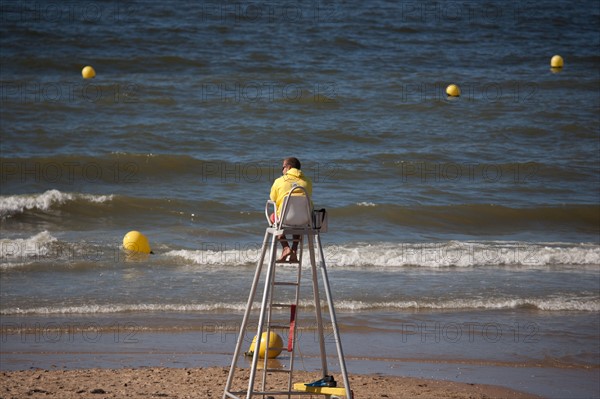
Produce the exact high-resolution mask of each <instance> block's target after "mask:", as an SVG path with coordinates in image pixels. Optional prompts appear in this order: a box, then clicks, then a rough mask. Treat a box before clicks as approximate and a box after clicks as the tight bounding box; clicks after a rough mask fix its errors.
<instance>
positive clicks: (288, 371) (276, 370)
mask: <svg viewBox="0 0 600 399" xmlns="http://www.w3.org/2000/svg"><path fill="white" fill-rule="evenodd" d="M266 371H267V373H288V374H289V373H291V372H292V371H291V370H289V369H266Z"/></svg>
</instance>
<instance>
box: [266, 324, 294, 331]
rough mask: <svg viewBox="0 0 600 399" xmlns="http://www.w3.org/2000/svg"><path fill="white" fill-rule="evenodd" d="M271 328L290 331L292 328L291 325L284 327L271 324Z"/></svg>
mask: <svg viewBox="0 0 600 399" xmlns="http://www.w3.org/2000/svg"><path fill="white" fill-rule="evenodd" d="M269 328H270V329H271V330H289V329H290V326H289V325H283V324H271V325H270V326H269Z"/></svg>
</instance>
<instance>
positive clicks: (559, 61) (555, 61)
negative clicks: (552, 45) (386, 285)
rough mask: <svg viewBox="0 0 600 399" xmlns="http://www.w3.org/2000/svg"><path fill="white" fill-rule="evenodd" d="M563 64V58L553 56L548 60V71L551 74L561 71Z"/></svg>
mask: <svg viewBox="0 0 600 399" xmlns="http://www.w3.org/2000/svg"><path fill="white" fill-rule="evenodd" d="M564 64H565V61H564V60H563V58H562V57H561V56H560V55H555V56H554V57H552V59H551V60H550V71H552V73H558V72H560V71H562V68H563V65H564Z"/></svg>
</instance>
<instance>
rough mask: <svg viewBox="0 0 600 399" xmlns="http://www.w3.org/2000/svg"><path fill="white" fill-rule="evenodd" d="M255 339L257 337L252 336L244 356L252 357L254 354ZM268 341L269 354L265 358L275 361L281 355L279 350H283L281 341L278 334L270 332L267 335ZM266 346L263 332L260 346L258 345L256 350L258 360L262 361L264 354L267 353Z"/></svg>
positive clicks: (265, 335) (265, 336)
mask: <svg viewBox="0 0 600 399" xmlns="http://www.w3.org/2000/svg"><path fill="white" fill-rule="evenodd" d="M256 337H257V336H254V339H253V340H252V344H250V348H249V349H248V352H246V356H254V353H256ZM268 341H269V352H268V353H267V358H268V359H275V358H276V357H277V356H279V354H280V353H281V350H282V348H283V339H282V338H281V336H280V335H279V334H277V333H274V332H273V331H271V333H270V334H269V339H268ZM266 344H267V333H266V332H264V333H262V338H261V339H260V344H259V348H258V357H259V358H262V359H264V358H265V352H266V351H267V345H266Z"/></svg>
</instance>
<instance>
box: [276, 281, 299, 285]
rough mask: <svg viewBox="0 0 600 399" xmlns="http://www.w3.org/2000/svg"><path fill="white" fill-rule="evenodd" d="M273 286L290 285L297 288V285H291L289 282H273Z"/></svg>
mask: <svg viewBox="0 0 600 399" xmlns="http://www.w3.org/2000/svg"><path fill="white" fill-rule="evenodd" d="M273 285H291V286H297V285H298V283H293V282H291V281H274V282H273Z"/></svg>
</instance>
